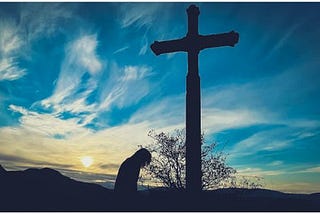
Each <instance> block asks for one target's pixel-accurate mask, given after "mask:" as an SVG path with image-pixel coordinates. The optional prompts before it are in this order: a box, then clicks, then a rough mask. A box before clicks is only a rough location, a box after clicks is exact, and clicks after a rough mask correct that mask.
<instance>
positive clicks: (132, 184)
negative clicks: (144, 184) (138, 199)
mask: <svg viewBox="0 0 320 214" xmlns="http://www.w3.org/2000/svg"><path fill="white" fill-rule="evenodd" d="M150 161H151V153H150V152H149V151H148V150H147V149H144V148H142V149H139V150H138V151H137V152H136V153H134V154H133V155H132V156H131V157H129V158H127V159H126V160H125V161H124V162H123V163H122V164H121V166H120V168H119V171H118V175H117V179H116V183H115V187H114V190H115V192H116V193H118V194H121V195H122V194H124V195H131V194H135V193H136V192H137V181H138V178H139V173H140V168H142V167H144V166H146V165H148V164H149V163H150Z"/></svg>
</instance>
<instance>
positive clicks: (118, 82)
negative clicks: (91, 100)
mask: <svg viewBox="0 0 320 214" xmlns="http://www.w3.org/2000/svg"><path fill="white" fill-rule="evenodd" d="M151 72H152V68H151V67H149V66H146V65H138V66H136V65H133V66H132V65H126V66H124V67H119V66H118V65H117V64H116V63H113V64H112V65H111V67H110V76H109V79H108V80H107V82H106V83H104V84H105V87H102V88H103V90H102V92H101V94H100V104H99V107H98V108H99V110H100V111H108V110H110V108H111V107H112V106H117V107H119V108H123V107H126V106H128V105H133V104H136V103H137V102H139V101H140V100H141V99H142V98H143V97H144V96H146V95H147V94H148V92H149V89H150V82H149V81H148V80H147V77H148V76H150V75H151V74H152V73H151Z"/></svg>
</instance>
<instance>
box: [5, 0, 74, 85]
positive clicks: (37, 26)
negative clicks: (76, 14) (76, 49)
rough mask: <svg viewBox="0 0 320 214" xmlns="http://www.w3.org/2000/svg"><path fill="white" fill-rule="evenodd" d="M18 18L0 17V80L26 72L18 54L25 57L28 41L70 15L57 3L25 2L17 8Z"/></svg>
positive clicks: (47, 32) (49, 31)
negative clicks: (21, 65) (15, 19)
mask: <svg viewBox="0 0 320 214" xmlns="http://www.w3.org/2000/svg"><path fill="white" fill-rule="evenodd" d="M18 14H19V21H14V19H13V18H12V19H10V18H7V19H0V81H3V80H7V81H13V80H17V79H20V78H21V77H23V76H25V75H26V74H27V70H26V69H25V68H21V67H20V66H19V61H18V58H19V57H25V58H28V57H29V56H28V54H27V52H28V51H30V49H31V48H32V42H34V41H36V40H37V39H39V38H41V37H48V36H51V35H52V34H54V33H55V32H57V30H58V28H59V22H60V21H61V20H65V19H68V18H70V17H71V14H72V12H71V10H68V9H67V8H65V7H61V5H60V4H46V3H26V4H23V3H22V6H21V8H20V9H19V11H18Z"/></svg>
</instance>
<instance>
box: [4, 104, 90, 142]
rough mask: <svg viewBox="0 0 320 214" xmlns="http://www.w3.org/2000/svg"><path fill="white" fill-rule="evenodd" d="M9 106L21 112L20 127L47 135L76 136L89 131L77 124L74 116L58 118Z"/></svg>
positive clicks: (77, 121)
mask: <svg viewBox="0 0 320 214" xmlns="http://www.w3.org/2000/svg"><path fill="white" fill-rule="evenodd" d="M9 108H10V110H12V111H14V112H16V113H20V114H22V116H21V117H20V119H19V121H20V126H21V127H23V128H25V129H27V130H30V131H32V132H37V133H39V134H41V135H44V136H47V137H52V138H54V137H55V136H63V137H64V138H70V137H77V138H78V137H81V136H84V135H86V134H89V133H90V131H89V130H87V129H85V128H83V127H82V126H81V125H79V119H76V118H70V119H59V118H58V117H56V116H55V115H53V114H45V113H43V114H41V113H37V112H34V111H30V110H27V109H25V108H23V107H20V106H15V105H10V106H9Z"/></svg>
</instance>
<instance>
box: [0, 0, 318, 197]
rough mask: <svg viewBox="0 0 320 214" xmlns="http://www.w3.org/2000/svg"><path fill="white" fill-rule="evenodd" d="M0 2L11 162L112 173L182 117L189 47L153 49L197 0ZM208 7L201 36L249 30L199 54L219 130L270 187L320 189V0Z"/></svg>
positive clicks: (180, 27) (179, 32)
mask: <svg viewBox="0 0 320 214" xmlns="http://www.w3.org/2000/svg"><path fill="white" fill-rule="evenodd" d="M0 5H1V7H0V135H1V138H0V161H1V164H2V165H3V166H4V167H6V168H7V169H21V168H26V167H44V166H49V167H53V168H56V169H59V170H61V171H63V172H66V173H69V174H70V175H72V176H73V177H76V178H79V179H87V180H90V181H92V182H101V181H103V180H104V181H105V180H106V179H110V180H112V179H114V175H115V173H116V172H117V168H118V166H119V164H120V163H121V162H122V161H123V160H124V159H125V158H126V157H128V156H130V155H131V154H132V153H133V152H134V151H135V150H136V149H137V147H138V145H146V144H149V143H150V142H151V139H150V138H149V137H148V136H147V133H148V131H149V130H150V129H155V130H156V131H158V132H160V131H165V132H171V131H173V130H174V129H176V128H183V127H184V120H185V119H184V118H185V112H184V108H185V76H186V71H187V56H186V54H185V53H175V54H167V55H161V56H158V57H156V56H155V55H154V54H153V53H152V52H151V49H150V48H149V46H150V44H152V43H153V41H155V40H167V39H176V38H181V37H183V36H185V34H186V30H187V15H186V11H185V10H186V8H187V7H188V6H189V5H190V3H0ZM197 6H199V7H200V16H199V32H200V33H201V34H204V35H206V34H213V33H223V32H229V31H231V30H235V31H237V32H239V34H240V40H239V43H238V44H237V45H236V46H235V47H234V48H231V47H223V48H213V49H207V50H204V51H202V52H201V53H200V54H199V71H200V76H201V88H202V89H201V90H202V128H203V131H204V132H205V134H206V137H207V139H208V140H209V141H210V140H215V141H217V142H218V147H217V149H222V148H223V149H224V151H225V152H226V153H228V154H229V156H228V163H229V164H230V165H231V166H233V167H235V168H236V169H237V170H238V172H239V173H240V174H243V175H258V176H262V177H264V182H265V185H266V186H265V187H267V188H271V189H277V190H282V191H287V192H319V191H320V183H319V180H320V160H319V157H318V154H319V153H320V144H319V143H320V142H319V140H320V112H319V111H320V110H319V109H320V108H319V104H320V103H319V102H320V101H319V99H318V95H319V92H320V84H319V83H320V75H319V67H320V61H319V59H320V43H319V38H320V29H319V28H318V26H319V25H320V23H319V22H320V15H319V13H318V11H319V9H320V4H319V3H197ZM84 156H90V157H92V159H93V163H92V165H91V166H90V167H87V168H85V167H84V166H83V165H82V164H81V161H80V160H81V158H82V157H84ZM79 172H82V174H79ZM85 173H87V174H85ZM86 176H87V177H86Z"/></svg>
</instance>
